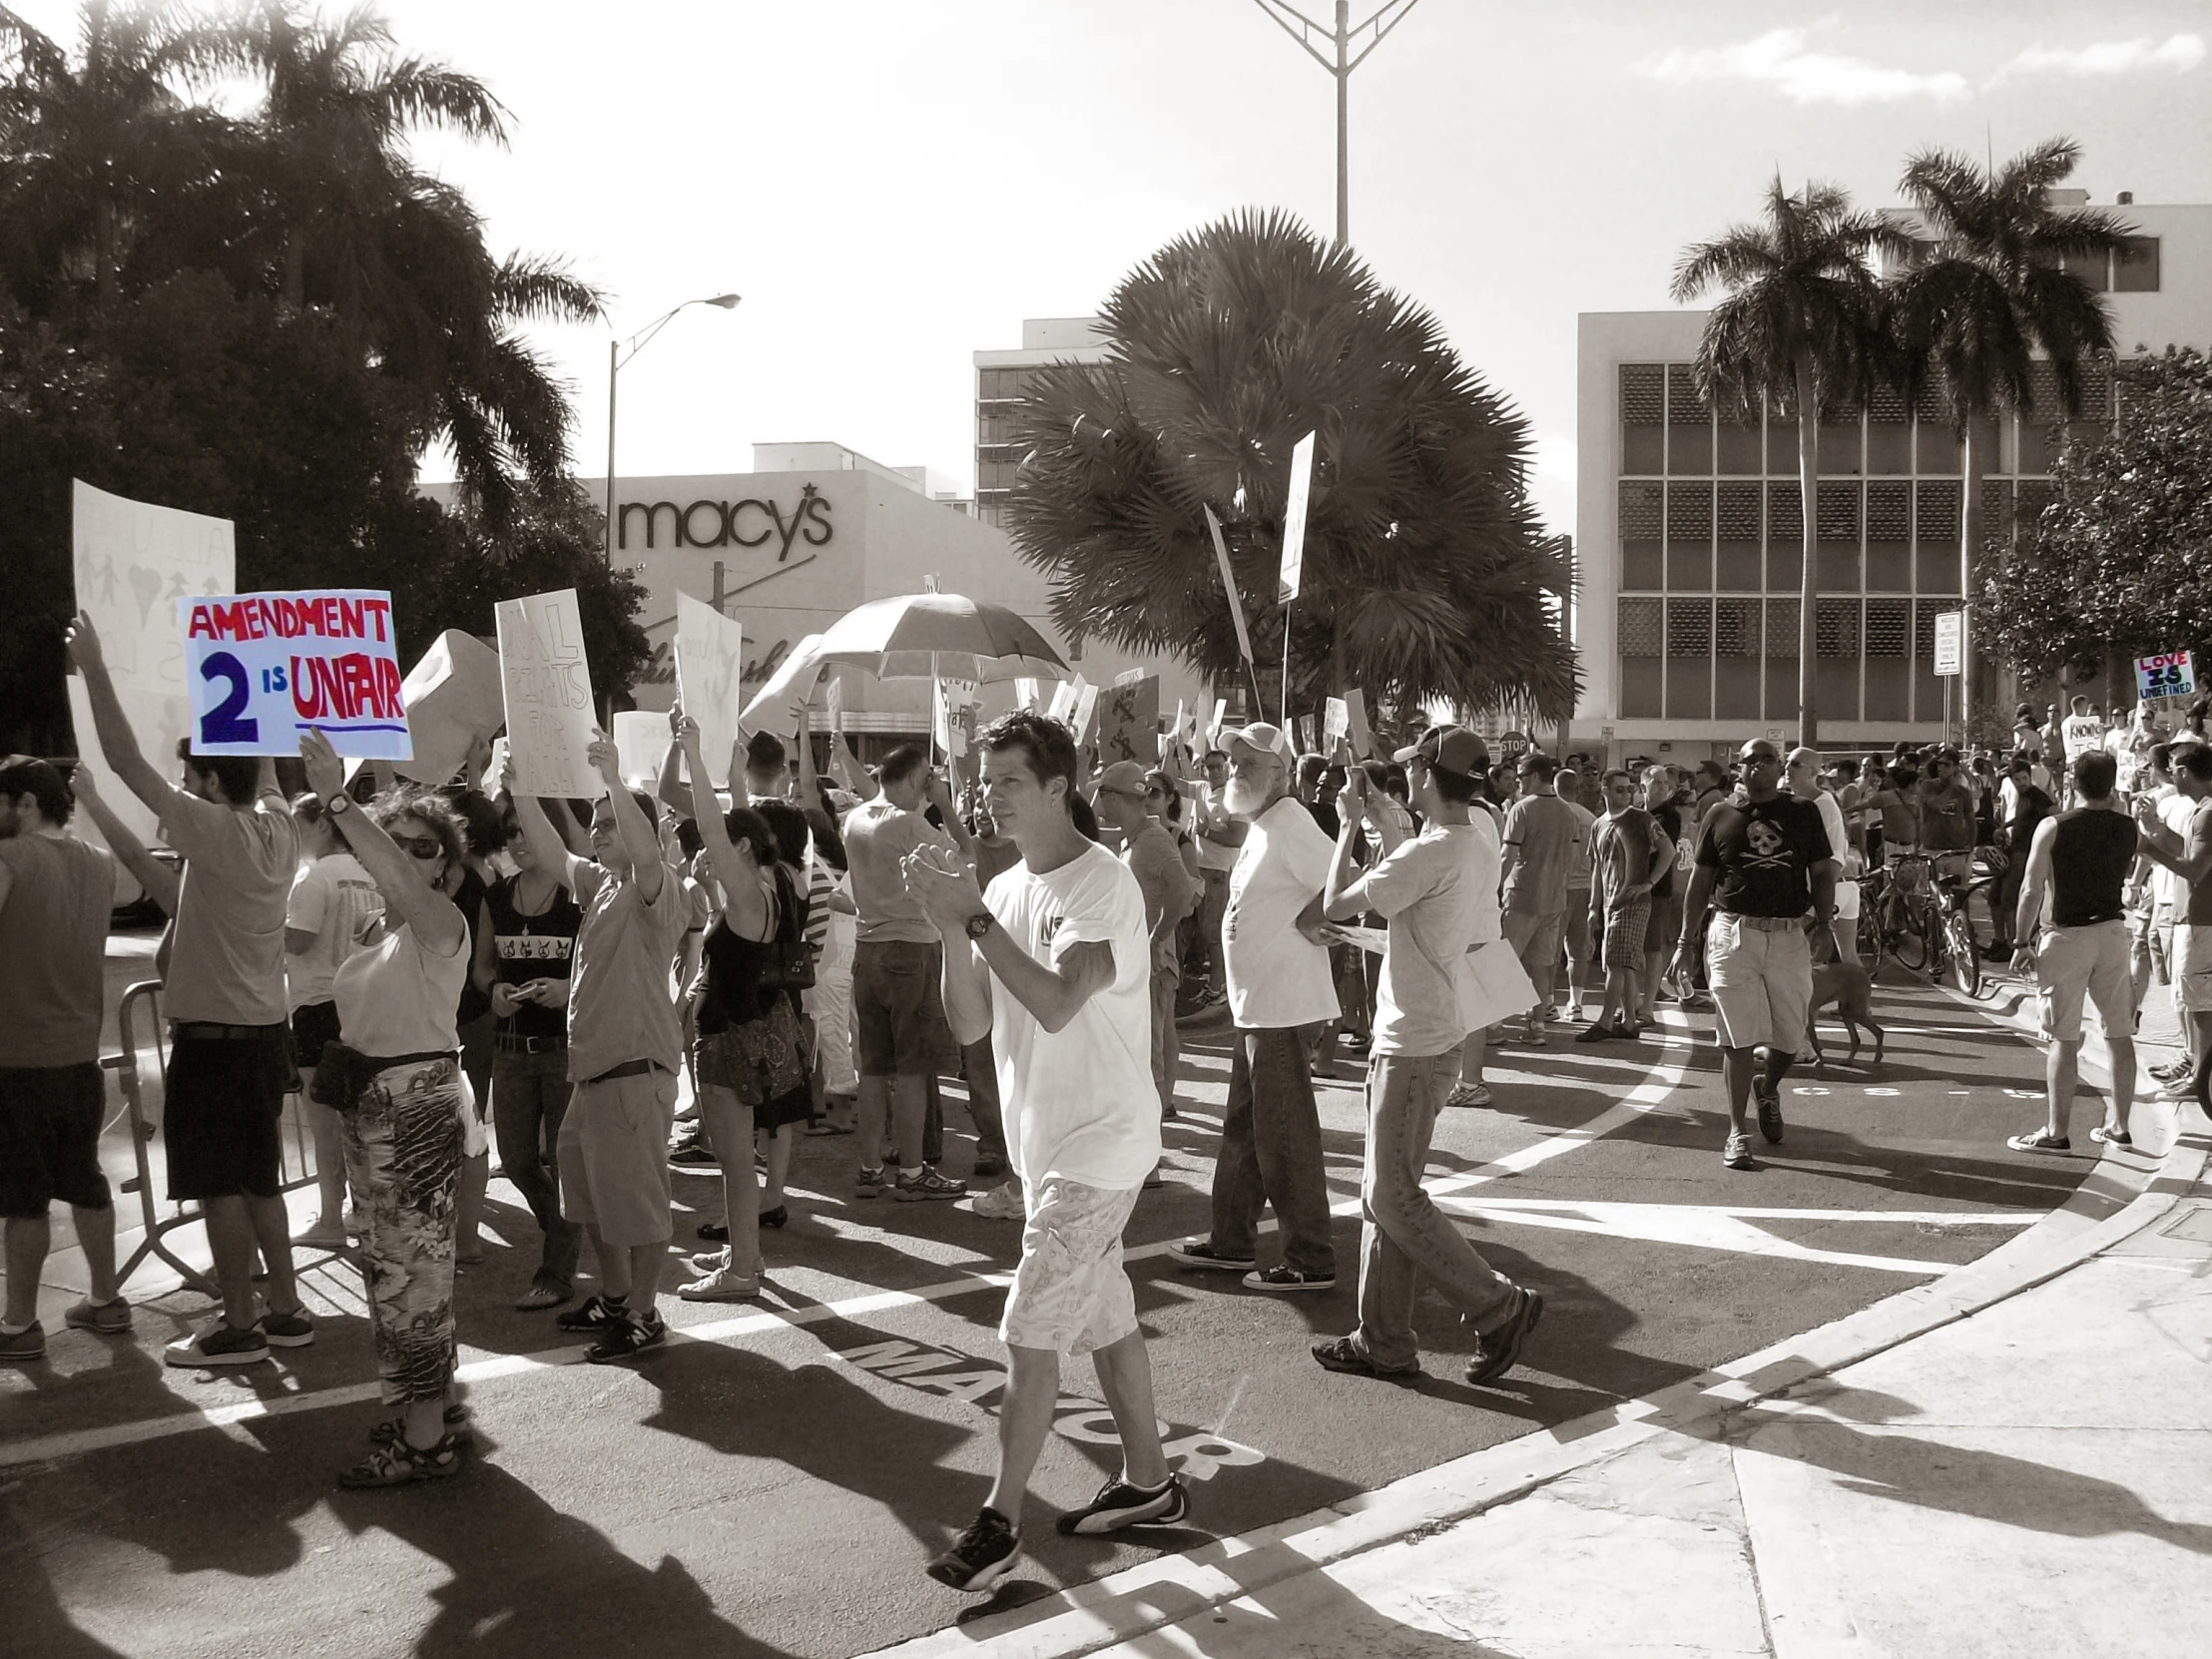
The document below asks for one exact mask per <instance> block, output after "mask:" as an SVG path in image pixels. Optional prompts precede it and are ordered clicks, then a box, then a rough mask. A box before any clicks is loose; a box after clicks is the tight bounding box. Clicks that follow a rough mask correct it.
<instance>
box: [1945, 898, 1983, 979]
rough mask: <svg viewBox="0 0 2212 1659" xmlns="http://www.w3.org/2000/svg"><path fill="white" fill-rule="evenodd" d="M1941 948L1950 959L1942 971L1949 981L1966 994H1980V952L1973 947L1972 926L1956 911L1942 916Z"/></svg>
mask: <svg viewBox="0 0 2212 1659" xmlns="http://www.w3.org/2000/svg"><path fill="white" fill-rule="evenodd" d="M1943 949H1944V954H1945V955H1947V956H1948V957H1949V958H1950V959H1949V961H1948V962H1946V963H1945V964H1944V972H1945V973H1946V975H1947V976H1948V977H1949V979H1950V982H1951V983H1952V984H1953V985H1956V986H1957V987H1958V988H1959V989H1960V990H1962V991H1964V992H1965V993H1966V994H1967V995H1968V996H1975V997H1977V996H1979V995H1980V994H1981V952H1980V951H1979V950H1977V949H1976V948H1975V947H1974V942H1973V927H1972V925H1971V924H1970V923H1969V922H1968V921H1967V920H1966V918H1965V917H1964V916H1963V915H1962V914H1960V913H1959V912H1958V911H1956V910H1953V911H1951V912H1950V913H1949V914H1948V915H1946V916H1944V917H1943Z"/></svg>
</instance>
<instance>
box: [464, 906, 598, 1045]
mask: <svg viewBox="0 0 2212 1659" xmlns="http://www.w3.org/2000/svg"><path fill="white" fill-rule="evenodd" d="M520 879H521V877H520V876H516V875H510V876H508V877H507V878H506V879H505V880H504V881H500V882H497V883H495V884H494V885H493V886H492V889H491V890H490V891H489V892H488V893H486V894H485V895H484V902H485V905H486V907H487V908H488V909H489V910H490V911H491V930H492V962H493V965H494V967H495V968H496V969H497V977H498V978H499V979H500V980H501V981H502V982H503V983H506V984H509V985H526V984H528V983H529V982H530V981H531V980H533V979H566V978H567V977H568V976H569V970H570V967H571V966H572V958H573V957H574V955H575V950H576V929H577V928H579V927H581V926H582V925H583V924H584V912H583V910H582V909H581V908H579V907H578V905H577V903H576V899H575V896H574V895H573V894H571V893H570V892H569V890H568V888H566V887H564V886H561V885H559V884H558V883H556V884H555V886H554V888H553V902H552V903H550V904H548V905H547V906H546V907H545V910H544V912H543V913H542V914H539V915H534V916H531V915H524V914H523V913H522V911H521V910H519V909H517V908H516V907H515V883H516V882H517V881H519V880H520ZM499 1030H500V1034H501V1035H502V1036H509V1037H537V1038H540V1039H544V1038H547V1037H553V1038H565V1037H566V1036H567V1035H568V1011H567V1010H566V1009H565V1008H540V1007H537V1006H535V1005H533V1004H531V1003H527V1002H526V1003H524V1004H523V1005H522V1006H521V1007H519V1008H517V1009H516V1010H515V1011H514V1012H513V1013H511V1014H509V1015H508V1016H507V1017H506V1018H505V1019H503V1020H501V1021H500V1022H499Z"/></svg>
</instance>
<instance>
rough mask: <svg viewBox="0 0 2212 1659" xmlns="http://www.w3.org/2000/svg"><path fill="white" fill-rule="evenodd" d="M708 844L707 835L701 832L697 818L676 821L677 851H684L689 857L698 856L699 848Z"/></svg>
mask: <svg viewBox="0 0 2212 1659" xmlns="http://www.w3.org/2000/svg"><path fill="white" fill-rule="evenodd" d="M706 844H707V840H706V837H705V836H703V835H702V834H700V832H699V821H698V820H697V819H695V818H682V819H678V820H677V821H676V850H677V851H679V852H681V853H683V855H684V856H685V857H687V858H696V857H698V856H699V849H700V848H701V847H703V846H705V845H706Z"/></svg>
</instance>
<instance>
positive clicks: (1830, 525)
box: [1814, 478, 1859, 543]
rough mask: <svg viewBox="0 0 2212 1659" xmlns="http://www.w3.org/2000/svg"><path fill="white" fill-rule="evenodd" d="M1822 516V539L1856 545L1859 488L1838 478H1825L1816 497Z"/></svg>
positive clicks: (1817, 508) (1815, 503) (1857, 537)
mask: <svg viewBox="0 0 2212 1659" xmlns="http://www.w3.org/2000/svg"><path fill="white" fill-rule="evenodd" d="M1814 506H1815V510H1816V511H1817V512H1818V513H1819V514H1820V531H1821V533H1820V539H1821V540H1822V541H1841V542H1853V543H1856V542H1857V541H1858V540H1859V486H1858V485H1857V484H1855V483H1849V482H1846V481H1844V480H1842V479H1837V478H1823V479H1822V480H1821V481H1820V487H1819V490H1818V492H1817V493H1816V494H1815V496H1814Z"/></svg>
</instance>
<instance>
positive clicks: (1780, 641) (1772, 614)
mask: <svg viewBox="0 0 2212 1659" xmlns="http://www.w3.org/2000/svg"><path fill="white" fill-rule="evenodd" d="M1798 603H1799V602H1798V601H1797V600H1795V599H1770V600H1768V601H1767V655H1768V656H1769V657H1795V656H1796V655H1797V654H1798Z"/></svg>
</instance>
